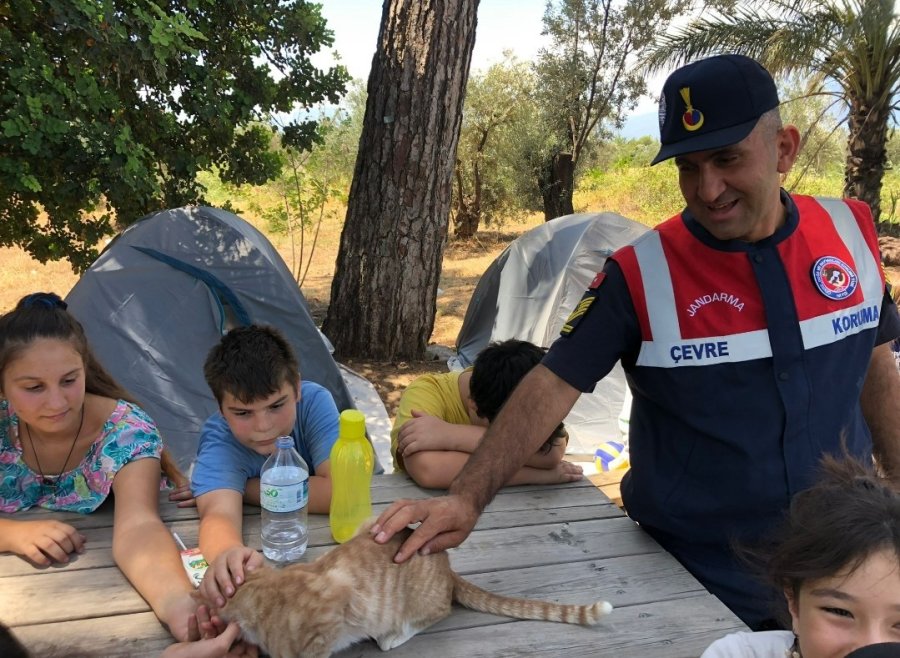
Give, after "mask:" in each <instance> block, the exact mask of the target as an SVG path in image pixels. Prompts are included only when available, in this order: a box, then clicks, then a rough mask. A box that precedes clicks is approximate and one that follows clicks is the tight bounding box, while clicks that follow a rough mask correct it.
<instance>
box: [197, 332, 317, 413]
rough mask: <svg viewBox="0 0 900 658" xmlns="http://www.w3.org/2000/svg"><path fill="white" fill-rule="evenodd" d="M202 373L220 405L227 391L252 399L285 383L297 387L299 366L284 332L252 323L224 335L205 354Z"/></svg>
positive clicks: (239, 397) (241, 399) (248, 400)
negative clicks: (282, 333) (283, 334)
mask: <svg viewBox="0 0 900 658" xmlns="http://www.w3.org/2000/svg"><path fill="white" fill-rule="evenodd" d="M203 375H204V377H206V383H207V384H209V388H210V390H212V393H213V395H214V396H215V397H216V401H217V402H218V403H219V406H221V405H222V398H223V397H224V396H225V393H230V394H231V395H233V396H234V397H235V398H237V399H238V400H240V401H241V402H253V401H255V400H262V399H264V398H266V397H268V396H270V395H272V394H273V393H276V392H277V391H278V390H279V389H281V387H282V386H283V385H284V384H285V382H289V383H290V384H291V385H292V386H296V385H297V383H298V381H299V379H300V365H299V364H298V362H297V357H296V355H295V354H294V350H293V349H292V348H291V346H290V344H289V343H288V342H287V340H285V338H284V336H282V335H281V332H279V331H278V330H277V329H275V328H274V327H269V326H261V325H255V324H251V325H249V326H247V327H237V328H236V329H232V330H231V331H229V332H228V333H227V334H225V335H224V336H222V340H220V341H219V342H218V343H217V344H216V345H215V346H214V347H213V348H212V349H211V350H210V351H209V354H208V355H207V357H206V363H205V364H204V365H203Z"/></svg>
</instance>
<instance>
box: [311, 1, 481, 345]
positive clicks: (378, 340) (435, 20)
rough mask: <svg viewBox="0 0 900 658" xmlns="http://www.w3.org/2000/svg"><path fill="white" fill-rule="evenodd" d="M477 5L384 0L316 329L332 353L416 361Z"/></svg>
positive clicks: (427, 328)
mask: <svg viewBox="0 0 900 658" xmlns="http://www.w3.org/2000/svg"><path fill="white" fill-rule="evenodd" d="M478 2H479V0H387V1H386V2H385V4H384V12H383V14H382V18H381V30H380V32H379V35H378V47H377V50H376V53H375V57H374V59H373V61H372V70H371V73H370V74H369V84H368V101H367V103H366V114H365V118H364V120H363V130H362V135H361V137H360V142H359V155H358V156H357V160H356V168H355V170H354V173H353V183H352V184H351V186H350V196H349V200H348V204H347V218H346V221H345V224H344V230H343V233H342V234H341V245H340V249H339V251H338V258H337V263H336V269H335V276H334V280H333V282H332V285H331V304H330V305H329V307H328V313H327V315H326V317H325V322H324V324H323V331H324V333H325V334H326V335H327V336H328V337H329V338H330V340H331V341H332V343H333V344H334V346H335V351H336V352H337V353H338V354H339V355H340V356H345V357H346V356H350V357H366V358H374V359H381V360H394V359H414V358H420V357H421V356H422V355H424V352H425V347H426V346H427V341H428V338H429V337H430V336H431V331H432V329H433V328H434V317H435V312H436V308H437V305H436V297H437V287H438V281H439V278H440V270H441V261H442V258H443V253H444V245H445V243H446V239H447V223H448V219H449V211H450V197H451V188H452V176H453V164H454V161H455V159H456V145H457V140H458V138H459V130H460V124H461V122H462V107H463V97H464V93H465V88H466V82H467V80H468V76H469V63H470V61H471V56H472V47H473V45H474V43H475V19H476V11H477V8H478Z"/></svg>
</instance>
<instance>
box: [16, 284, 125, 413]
mask: <svg viewBox="0 0 900 658" xmlns="http://www.w3.org/2000/svg"><path fill="white" fill-rule="evenodd" d="M66 309H67V306H66V303H65V302H64V301H63V300H62V299H60V297H59V295H56V294H55V293H52V292H36V293H33V294H31V295H27V296H25V297H23V298H22V299H20V300H19V303H18V304H16V308H15V309H14V310H12V311H10V312H9V313H6V314H5V315H3V317H0V374H2V373H3V371H4V370H5V369H6V366H7V365H9V363H10V361H13V360H14V359H15V358H16V357H17V356H18V354H19V353H20V352H22V350H24V349H26V348H27V347H28V346H29V345H30V344H31V343H32V342H33V341H35V340H40V339H47V338H49V339H55V340H60V341H65V342H67V343H69V344H70V345H71V346H72V348H73V349H74V350H75V351H76V352H78V354H79V355H80V356H81V360H82V362H83V363H84V388H85V391H86V392H87V393H92V394H94V395H100V396H103V397H107V398H112V399H114V400H117V399H119V398H121V399H123V400H128V401H129V402H132V403H135V404H136V402H135V401H134V400H133V399H132V398H131V396H130V395H129V394H128V392H127V391H126V390H125V389H124V388H122V387H121V386H119V384H118V383H117V382H116V380H115V379H113V377H112V375H110V374H109V373H108V372H106V369H105V368H104V367H103V366H102V365H100V362H99V361H98V360H97V357H95V356H94V352H93V351H92V350H91V347H90V345H88V340H87V336H85V334H84V329H83V328H82V326H81V323H80V322H78V320H76V319H75V316H74V315H72V314H71V313H69V312H68V311H67V310H66Z"/></svg>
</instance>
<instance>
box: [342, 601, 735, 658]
mask: <svg viewBox="0 0 900 658" xmlns="http://www.w3.org/2000/svg"><path fill="white" fill-rule="evenodd" d="M720 612H721V614H719V613H720ZM735 622H736V620H735V619H734V617H733V616H732V615H731V614H730V613H729V612H728V611H727V609H726V608H725V607H724V606H723V605H722V603H721V602H719V601H718V600H717V599H716V598H715V597H713V596H712V595H710V594H706V595H698V596H696V597H693V598H690V599H678V600H674V601H664V602H659V603H652V604H645V605H640V606H634V607H631V608H626V609H623V610H619V611H616V610H614V611H613V612H612V614H611V615H610V616H609V617H607V618H606V619H605V620H604V621H603V622H601V623H600V624H598V625H597V626H595V627H582V626H573V625H569V624H556V623H552V622H539V621H509V620H505V621H504V622H502V623H499V624H495V625H493V626H480V627H476V628H460V629H453V630H447V631H436V632H426V633H422V634H419V635H417V636H416V637H414V638H412V639H411V640H410V641H409V642H407V643H406V644H404V645H402V646H400V647H397V648H396V649H392V650H391V653H390V656H391V658H420V657H421V656H440V657H441V658H500V657H504V656H523V655H534V656H565V657H566V658H582V657H583V658H598V657H610V658H657V657H658V658H696V657H697V656H699V655H700V654H701V653H702V652H703V650H704V649H705V648H706V647H708V646H709V645H710V644H711V643H712V639H714V638H718V637H722V636H723V635H727V634H728V633H733V632H735V631H737V630H746V629H745V628H744V627H743V625H742V624H740V622H737V623H735ZM376 652H379V649H378V647H377V646H376V645H375V644H374V643H373V642H366V643H364V644H361V645H357V646H354V647H350V648H349V649H347V650H345V651H342V652H340V653H338V654H335V655H336V656H339V657H340V658H353V657H363V656H374V655H377V654H376ZM382 655H383V654H382Z"/></svg>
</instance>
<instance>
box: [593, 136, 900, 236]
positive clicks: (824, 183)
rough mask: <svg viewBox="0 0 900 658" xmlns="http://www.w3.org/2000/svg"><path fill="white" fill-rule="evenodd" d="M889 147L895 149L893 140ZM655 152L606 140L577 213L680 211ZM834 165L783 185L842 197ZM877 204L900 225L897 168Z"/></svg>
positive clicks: (631, 142) (670, 174) (638, 142)
mask: <svg viewBox="0 0 900 658" xmlns="http://www.w3.org/2000/svg"><path fill="white" fill-rule="evenodd" d="M893 143H894V145H895V147H896V146H897V137H896V136H895V137H894V142H893ZM658 148H659V143H658V142H657V141H656V140H654V139H652V138H650V137H641V138H640V139H622V138H616V139H613V140H610V141H609V142H605V143H604V144H603V145H602V146H601V148H600V149H599V151H600V153H601V154H602V157H601V158H600V159H598V161H597V163H596V166H594V167H592V168H591V169H588V170H586V171H585V172H584V174H583V175H582V176H581V177H580V179H579V181H578V188H577V190H576V192H575V210H576V211H577V212H586V211H592V212H599V211H612V212H617V213H619V214H622V215H624V216H626V217H628V218H630V219H634V220H636V221H639V222H642V223H644V224H647V225H649V226H654V225H656V224H658V223H659V222H660V221H662V220H664V219H667V218H669V217H671V216H672V215H674V214H676V213H677V212H679V211H680V210H681V209H682V207H683V206H684V199H683V197H682V196H681V192H680V190H679V188H678V172H677V170H676V169H675V166H674V165H673V163H672V162H671V161H666V162H662V163H660V164H658V165H656V166H653V167H650V166H648V163H649V161H650V159H652V157H653V156H654V155H656V151H657V149H658ZM834 165H835V163H834V162H827V163H825V165H824V166H823V167H822V168H821V169H819V168H816V167H812V166H811V167H809V168H808V169H807V171H806V173H805V174H804V175H803V176H802V177H800V176H797V175H796V174H795V172H792V173H791V175H789V176H788V180H787V181H786V182H785V187H786V189H787V190H788V191H790V192H793V193H796V194H809V195H812V196H827V197H840V196H841V195H842V190H843V185H844V177H843V172H842V171H841V169H840V167H839V166H838V167H836V166H834ZM796 168H797V167H796V166H795V169H796ZM881 203H882V207H883V208H884V209H885V212H884V213H883V215H882V221H886V222H900V167H897V168H895V169H892V170H889V171H888V172H887V174H886V175H885V178H884V186H883V188H882V192H881Z"/></svg>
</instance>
